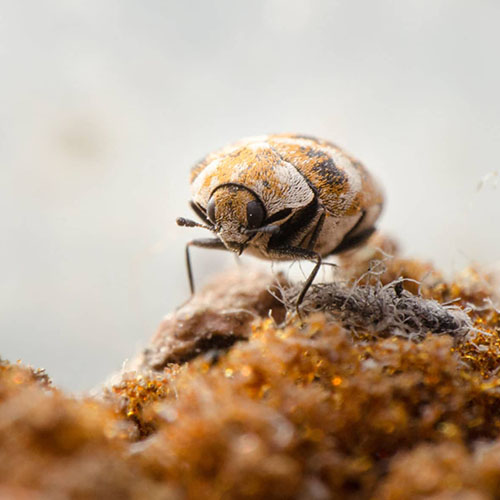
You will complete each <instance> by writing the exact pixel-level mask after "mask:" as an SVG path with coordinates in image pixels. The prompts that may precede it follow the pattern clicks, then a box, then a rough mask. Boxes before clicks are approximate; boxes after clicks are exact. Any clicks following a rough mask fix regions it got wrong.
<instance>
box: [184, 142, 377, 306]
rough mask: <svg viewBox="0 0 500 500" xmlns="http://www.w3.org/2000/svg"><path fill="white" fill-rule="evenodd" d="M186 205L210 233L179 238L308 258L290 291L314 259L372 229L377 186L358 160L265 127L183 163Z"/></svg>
mask: <svg viewBox="0 0 500 500" xmlns="http://www.w3.org/2000/svg"><path fill="white" fill-rule="evenodd" d="M190 184H191V193H192V200H191V202H190V205H191V207H192V209H193V211H194V212H195V213H196V214H197V215H198V217H199V218H200V219H201V220H202V221H203V224H201V223H198V222H195V221H193V220H190V219H186V218H183V217H180V218H178V219H177V224H178V225H179V226H187V227H203V228H205V229H208V230H210V231H212V232H213V233H215V235H216V237H215V238H203V239H195V240H192V241H190V242H189V243H187V245H186V265H187V272H188V278H189V285H190V289H191V293H194V282H193V273H192V267H191V259H190V255H189V248H190V247H191V246H196V247H202V248H215V249H221V250H229V251H232V252H236V253H237V254H238V255H241V254H242V253H243V252H245V254H250V255H254V256H256V257H260V258H263V259H271V260H298V259H305V260H310V261H313V262H315V266H314V268H313V270H312V271H311V273H310V274H309V276H308V277H307V279H306V281H305V283H304V285H303V287H302V290H301V292H300V294H299V296H298V298H297V302H296V309H297V311H298V308H299V306H300V304H301V303H302V301H303V299H304V296H305V295H306V293H307V290H308V289H309V287H310V286H311V284H312V282H313V280H314V278H315V277H316V274H317V273H318V270H319V268H320V266H321V264H322V259H323V258H324V257H327V256H329V255H333V254H338V253H341V252H345V251H347V250H351V249H353V248H355V247H357V246H358V245H361V244H362V243H364V242H365V241H366V240H367V239H368V238H369V237H370V236H371V234H372V233H373V232H374V231H375V222H376V221H377V219H378V217H379V215H380V213H381V211H382V207H383V203H384V199H383V194H382V191H381V189H380V187H379V185H378V184H377V182H376V181H375V179H374V178H373V177H372V176H371V175H370V174H369V172H368V171H367V170H366V169H365V167H364V166H363V165H362V164H361V163H360V162H359V161H357V160H356V159H354V158H353V157H352V156H350V155H349V154H348V153H346V152H344V151H343V150H342V149H340V148H339V147H338V146H336V145H335V144H333V143H331V142H329V141H326V140H322V139H318V138H316V137H312V136H306V135H296V134H271V135H264V136H258V137H250V138H246V139H242V140H240V141H238V142H236V143H233V144H230V145H229V146H226V147H224V148H222V149H220V150H218V151H216V152H213V153H210V154H209V155H207V156H206V157H205V158H204V159H203V160H201V161H200V162H199V163H197V164H196V165H195V166H194V167H193V168H192V169H191V176H190Z"/></svg>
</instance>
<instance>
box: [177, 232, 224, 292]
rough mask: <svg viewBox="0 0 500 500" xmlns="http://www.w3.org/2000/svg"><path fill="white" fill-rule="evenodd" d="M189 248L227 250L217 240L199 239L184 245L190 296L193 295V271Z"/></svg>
mask: <svg viewBox="0 0 500 500" xmlns="http://www.w3.org/2000/svg"><path fill="white" fill-rule="evenodd" d="M189 247H200V248H214V249H216V250H227V248H226V247H225V246H224V243H222V241H221V240H219V238H200V239H197V240H192V241H190V242H189V243H187V244H186V267H187V273H188V279H189V288H190V290H191V295H194V281H193V271H192V267H191V257H190V255H189Z"/></svg>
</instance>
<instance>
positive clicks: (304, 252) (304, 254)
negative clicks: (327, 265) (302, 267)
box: [267, 246, 321, 317]
mask: <svg viewBox="0 0 500 500" xmlns="http://www.w3.org/2000/svg"><path fill="white" fill-rule="evenodd" d="M267 250H268V253H269V256H270V257H273V256H276V257H290V258H292V259H306V260H311V261H314V262H316V264H315V266H314V268H313V270H312V271H311V272H310V273H309V276H308V277H307V279H306V281H305V283H304V285H303V287H302V290H301V291H300V294H299V296H298V298H297V301H296V302H295V310H296V311H297V314H298V315H299V317H300V311H299V307H300V304H302V301H303V300H304V297H305V296H306V293H307V290H309V287H310V286H311V285H312V282H313V281H314V278H316V275H317V274H318V271H319V268H320V267H321V255H320V254H319V253H316V252H313V251H312V250H308V249H305V248H300V247H288V246H283V247H275V248H268V249H267Z"/></svg>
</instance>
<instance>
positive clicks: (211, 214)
mask: <svg viewBox="0 0 500 500" xmlns="http://www.w3.org/2000/svg"><path fill="white" fill-rule="evenodd" d="M207 217H208V219H209V220H210V222H211V223H212V224H215V200H214V199H213V198H210V201H209V202H208V205H207Z"/></svg>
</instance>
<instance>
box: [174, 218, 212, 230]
mask: <svg viewBox="0 0 500 500" xmlns="http://www.w3.org/2000/svg"><path fill="white" fill-rule="evenodd" d="M175 222H177V225H178V226H183V227H201V228H203V229H208V230H209V231H212V232H213V231H215V229H214V228H213V227H210V226H207V225H206V224H200V223H199V222H195V221H194V220H191V219H185V218H184V217H178V218H177V219H176V221H175Z"/></svg>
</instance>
